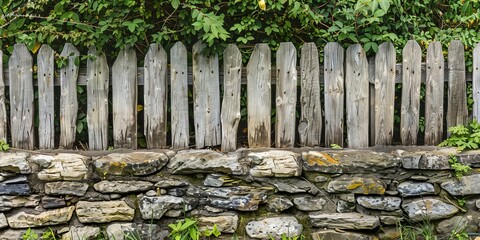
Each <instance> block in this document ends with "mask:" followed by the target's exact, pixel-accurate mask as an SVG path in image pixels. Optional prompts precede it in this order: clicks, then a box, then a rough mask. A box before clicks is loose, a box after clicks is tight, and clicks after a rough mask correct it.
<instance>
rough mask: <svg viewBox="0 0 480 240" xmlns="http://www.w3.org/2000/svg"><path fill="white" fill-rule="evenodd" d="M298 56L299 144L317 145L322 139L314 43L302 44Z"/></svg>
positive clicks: (318, 80) (317, 65) (317, 64)
mask: <svg viewBox="0 0 480 240" xmlns="http://www.w3.org/2000/svg"><path fill="white" fill-rule="evenodd" d="M301 55H302V56H301V58H300V84H301V96H300V104H301V105H300V107H301V114H300V122H299V124H298V133H299V138H300V145H301V146H309V147H314V146H319V145H320V141H321V139H322V123H323V122H322V104H321V102H320V63H319V60H318V49H317V46H316V45H315V43H305V44H303V46H302V51H301Z"/></svg>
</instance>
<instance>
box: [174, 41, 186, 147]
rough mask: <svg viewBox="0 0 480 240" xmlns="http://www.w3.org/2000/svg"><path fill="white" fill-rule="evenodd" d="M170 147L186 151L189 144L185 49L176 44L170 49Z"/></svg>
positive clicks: (183, 46) (179, 43) (180, 44)
mask: <svg viewBox="0 0 480 240" xmlns="http://www.w3.org/2000/svg"><path fill="white" fill-rule="evenodd" d="M170 65H171V68H170V71H171V73H170V76H171V80H170V81H171V82H170V86H171V99H172V100H171V101H170V102H171V104H172V108H171V109H172V110H171V111H172V128H171V129H172V147H173V149H186V148H188V144H189V127H188V125H189V123H188V81H187V75H188V68H187V66H188V62H187V48H185V45H183V43H181V42H176V43H175V45H173V47H172V48H171V49H170Z"/></svg>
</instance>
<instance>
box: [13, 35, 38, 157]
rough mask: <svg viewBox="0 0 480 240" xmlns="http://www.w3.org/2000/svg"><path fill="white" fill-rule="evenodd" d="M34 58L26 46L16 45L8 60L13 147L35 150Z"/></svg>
mask: <svg viewBox="0 0 480 240" xmlns="http://www.w3.org/2000/svg"><path fill="white" fill-rule="evenodd" d="M32 67H33V58H32V55H31V54H30V52H29V51H28V49H27V46H25V44H15V46H14V49H13V53H12V56H11V57H10V59H9V60H8V69H9V73H10V80H11V84H10V124H11V132H12V147H14V148H21V149H29V150H33V149H34V147H35V133H34V131H33V126H34V125H33V122H34V116H35V115H34V106H33V99H34V96H33V78H32V77H33V75H32Z"/></svg>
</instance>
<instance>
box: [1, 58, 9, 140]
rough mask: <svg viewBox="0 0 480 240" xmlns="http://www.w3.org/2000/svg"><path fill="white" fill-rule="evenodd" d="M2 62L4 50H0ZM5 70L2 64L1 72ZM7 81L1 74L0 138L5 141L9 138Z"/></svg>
mask: <svg viewBox="0 0 480 240" xmlns="http://www.w3.org/2000/svg"><path fill="white" fill-rule="evenodd" d="M0 63H3V52H2V51H1V50H0ZM2 72H3V64H0V73H2ZM5 100H6V99H5V82H4V78H3V74H0V139H3V140H4V141H5V142H6V141H7V138H8V128H7V117H8V115H7V108H6V107H5Z"/></svg>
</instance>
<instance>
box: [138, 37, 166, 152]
mask: <svg viewBox="0 0 480 240" xmlns="http://www.w3.org/2000/svg"><path fill="white" fill-rule="evenodd" d="M144 68H145V85H144V88H143V91H144V97H143V101H144V104H143V107H144V108H143V113H144V123H145V126H144V130H145V138H146V140H147V148H149V149H153V148H165V147H167V96H168V95H167V91H168V84H167V82H168V81H167V52H166V51H165V50H164V49H163V47H162V46H160V45H158V44H150V47H149V49H148V52H147V55H146V56H145V66H144Z"/></svg>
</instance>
